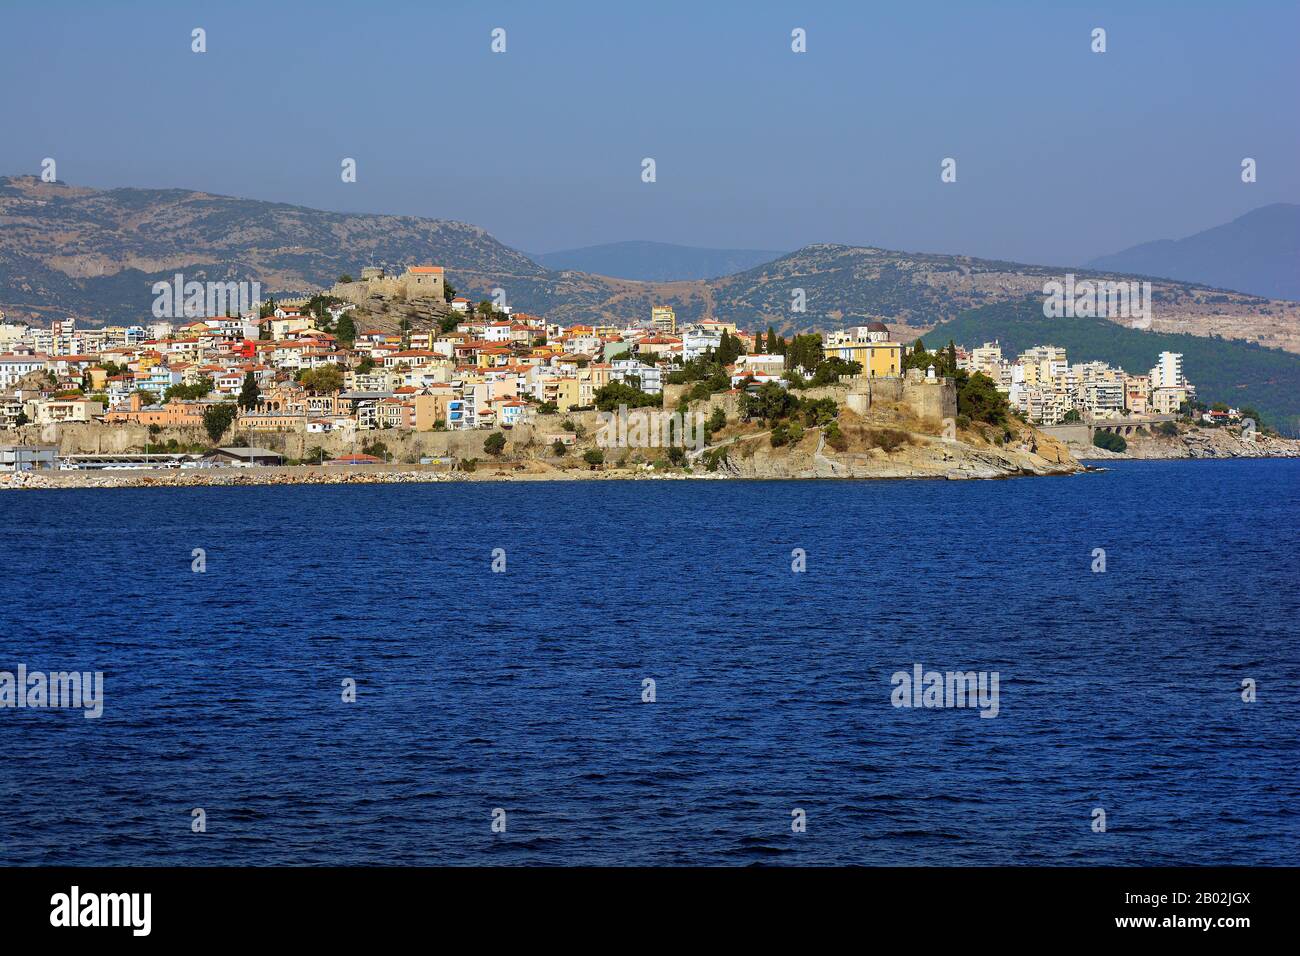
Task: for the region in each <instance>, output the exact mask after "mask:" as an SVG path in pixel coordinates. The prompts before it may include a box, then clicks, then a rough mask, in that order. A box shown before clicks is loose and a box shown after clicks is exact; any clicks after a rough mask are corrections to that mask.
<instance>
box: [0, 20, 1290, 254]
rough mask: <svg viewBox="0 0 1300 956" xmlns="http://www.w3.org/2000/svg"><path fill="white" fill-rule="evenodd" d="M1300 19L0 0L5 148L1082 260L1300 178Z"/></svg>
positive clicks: (326, 196) (99, 182) (680, 231)
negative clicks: (347, 174) (802, 34)
mask: <svg viewBox="0 0 1300 956" xmlns="http://www.w3.org/2000/svg"><path fill="white" fill-rule="evenodd" d="M195 27H202V28H204V29H205V30H206V31H207V43H208V52H207V53H204V54H195V53H192V52H191V50H190V42H191V41H190V32H191V30H192V29H193V28H195ZM495 27H501V28H504V29H505V30H506V43H507V51H506V52H505V53H504V54H494V53H492V52H491V50H490V42H491V36H490V33H491V31H492V29H493V28H495ZM795 27H802V28H804V29H806V31H807V38H808V39H807V46H808V52H806V53H803V54H795V53H793V52H791V49H790V31H791V30H792V29H793V28H795ZM1094 27H1103V28H1105V29H1106V31H1107V52H1106V53H1104V54H1095V53H1093V52H1091V50H1090V34H1091V31H1092V29H1093V28H1094ZM1297 36H1300V4H1297V3H1295V2H1291V3H1252V2H1234V3H1231V4H1229V3H1217V4H1210V3H1198V2H1182V3H1173V2H1170V3H1154V2H1152V3H1140V2H1127V3H1119V4H1099V3H1042V2H1040V3H1029V2H1024V3H1018V2H1017V3H1011V2H1005V3H987V4H977V3H970V2H962V3H957V2H952V3H939V2H931V3H926V2H898V3H890V2H871V3H866V2H851V3H850V2H846V3H839V2H825V0H823V2H816V3H774V2H772V3H769V2H747V3H742V2H700V0H695V2H690V3H685V2H676V0H659V2H654V3H647V4H635V3H621V2H620V3H610V2H603V3H586V2H576V0H575V2H566V0H555V2H547V3H539V2H536V0H527V2H499V0H485V2H477V3H471V2H443V3H431V2H423V3H417V2H411V3H406V2H390V3H386V4H370V3H336V2H328V0H321V2H316V3H278V2H273V0H262V2H258V3H245V2H240V0H231V2H220V3H201V2H184V0H180V2H176V0H172V2H157V3H153V2H130V0H126V2H120V3H112V4H104V3H88V2H87V3H81V2H66V3H59V2H53V0H51V2H40V3H25V2H14V0H0V174H19V173H37V172H39V170H40V163H41V160H42V159H43V158H44V157H47V156H49V157H54V158H55V159H56V161H57V163H58V174H59V178H60V179H63V180H65V181H68V182H71V183H74V184H79V185H90V186H101V187H112V186H148V187H184V188H196V189H203V190H207V191H210V192H217V193H224V194H229V195H237V196H246V197H251V198H257V199H267V200H275V201H280V202H290V203H299V204H303V205H309V206H314V207H319V208H325V209H336V210H346V211H363V212H389V213H402V214H410V215H421V216H432V217H439V218H449V219H458V220H463V221H466V222H472V223H475V224H477V225H481V226H483V227H484V228H486V229H488V230H489V231H490V232H492V233H493V234H494V235H496V236H497V237H498V238H499V239H501V240H502V241H504V242H506V243H508V244H510V245H513V246H515V247H517V248H521V249H524V250H529V251H538V252H543V251H550V250H555V249H562V248H568V247H572V246H579V245H588V244H593V243H599V242H610V241H617V240H623V239H653V240H659V241H665V242H679V243H684V244H688V245H706V246H726V247H747V248H768V249H793V248H797V247H798V246H801V245H803V244H806V243H809V242H844V243H852V244H860V245H877V246H884V247H888V248H896V249H905V250H912V251H929V252H954V253H968V254H971V255H980V256H987V257H995V258H1007V259H1015V260H1021V261H1029V262H1041V263H1048V264H1062V265H1069V264H1076V263H1079V262H1082V261H1085V260H1086V259H1089V258H1091V257H1093V256H1096V255H1101V254H1105V253H1109V252H1113V251H1117V250H1118V249H1120V248H1123V247H1126V246H1129V245H1132V244H1134V243H1137V242H1142V241H1146V240H1149V239H1157V238H1167V237H1181V236H1183V235H1187V234H1190V233H1192V232H1195V231H1198V230H1200V229H1203V228H1206V227H1209V226H1213V225H1217V224H1219V223H1221V222H1225V221H1227V220H1229V219H1231V218H1233V217H1235V216H1237V215H1240V214H1241V213H1243V212H1246V211H1248V210H1250V209H1253V208H1256V207H1258V206H1262V205H1265V204H1267V203H1270V202H1277V201H1286V202H1296V201H1300V124H1297V122H1296V103H1295V101H1296V91H1297V90H1300V57H1297V56H1296V37H1297ZM1246 156H1249V157H1252V158H1254V159H1256V161H1257V162H1258V176H1259V179H1258V182H1256V183H1254V184H1250V185H1246V184H1243V183H1242V182H1241V179H1240V163H1241V160H1242V158H1243V157H1246ZM344 157H353V158H355V159H356V160H357V163H358V176H357V182H355V183H344V182H342V181H341V178H340V175H339V173H340V161H341V160H342V159H343V158H344ZM644 157H653V158H654V159H655V161H656V166H657V182H655V183H652V184H647V183H643V182H642V181H641V176H640V173H641V161H642V159H643V158H644ZM945 157H953V158H955V159H956V160H957V182H955V183H951V184H945V183H941V182H940V178H939V172H940V162H941V160H942V159H944V158H945Z"/></svg>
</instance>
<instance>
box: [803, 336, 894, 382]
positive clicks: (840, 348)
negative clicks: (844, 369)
mask: <svg viewBox="0 0 1300 956" xmlns="http://www.w3.org/2000/svg"><path fill="white" fill-rule="evenodd" d="M823 352H824V354H825V356H826V357H827V358H841V359H844V361H846V362H857V363H858V364H860V365H861V366H862V374H863V375H866V376H868V377H871V378H875V377H878V376H886V375H893V376H898V375H901V374H902V368H903V345H902V343H901V342H841V343H838V344H835V345H827V346H826V347H825V348H824V349H823Z"/></svg>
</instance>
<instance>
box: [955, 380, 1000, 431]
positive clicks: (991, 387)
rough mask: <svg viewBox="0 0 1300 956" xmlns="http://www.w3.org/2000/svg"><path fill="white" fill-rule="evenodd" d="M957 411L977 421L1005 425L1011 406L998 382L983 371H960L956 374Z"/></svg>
mask: <svg viewBox="0 0 1300 956" xmlns="http://www.w3.org/2000/svg"><path fill="white" fill-rule="evenodd" d="M956 380H957V381H956V384H957V411H958V412H960V413H961V414H963V415H968V416H970V417H971V418H973V419H975V420H976V421H981V422H988V423H989V424H990V425H1005V424H1006V423H1007V415H1008V411H1009V406H1008V405H1007V399H1006V396H1005V395H1003V394H1002V393H1001V392H999V391H998V387H997V385H996V383H994V381H993V379H991V378H989V377H988V376H987V375H985V374H984V373H983V372H976V373H975V374H974V375H971V374H969V373H967V372H965V371H959V372H957V375H956Z"/></svg>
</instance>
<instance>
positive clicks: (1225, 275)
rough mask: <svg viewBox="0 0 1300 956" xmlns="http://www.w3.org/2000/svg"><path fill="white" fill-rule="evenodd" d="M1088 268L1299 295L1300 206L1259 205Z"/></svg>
mask: <svg viewBox="0 0 1300 956" xmlns="http://www.w3.org/2000/svg"><path fill="white" fill-rule="evenodd" d="M1088 268H1090V269H1100V270H1106V271H1114V272H1136V273H1140V274H1142V275H1150V276H1161V277H1162V278H1166V279H1182V280H1183V281H1185V282H1201V283H1205V284H1206V285H1213V286H1219V287H1220V288H1224V289H1235V290H1237V291H1238V292H1250V293H1253V294H1255V295H1260V296H1264V297H1266V298H1270V299H1293V300H1294V299H1300V206H1297V205H1295V204H1293V203H1274V204H1273V205H1271V206H1261V207H1260V208H1259V209H1255V210H1253V211H1251V212H1248V213H1246V214H1245V215H1244V216H1239V217H1237V218H1236V219H1234V220H1232V222H1229V223H1225V224H1224V225H1222V226H1215V227H1214V228H1213V229H1206V230H1205V231H1204V232H1198V233H1197V234H1196V235H1194V236H1188V237H1187V238H1186V239H1159V240H1157V241H1155V242H1144V243H1142V244H1141V245H1138V246H1133V247H1132V248H1129V249H1125V250H1124V251H1123V252H1117V253H1115V254H1114V255H1109V256H1102V257H1101V258H1098V259H1093V260H1092V261H1091V262H1089V263H1088Z"/></svg>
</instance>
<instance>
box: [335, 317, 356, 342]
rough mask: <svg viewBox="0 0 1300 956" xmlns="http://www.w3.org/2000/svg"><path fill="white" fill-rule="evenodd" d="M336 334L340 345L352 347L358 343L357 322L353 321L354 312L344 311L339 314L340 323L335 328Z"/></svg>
mask: <svg viewBox="0 0 1300 956" xmlns="http://www.w3.org/2000/svg"><path fill="white" fill-rule="evenodd" d="M334 336H335V338H337V339H338V340H339V345H341V346H343V347H344V348H345V349H350V348H352V346H353V345H354V344H356V341H357V324H356V323H355V322H354V321H352V313H350V312H344V313H343V314H342V315H340V316H339V323H338V326H337V327H336V328H335V329H334Z"/></svg>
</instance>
